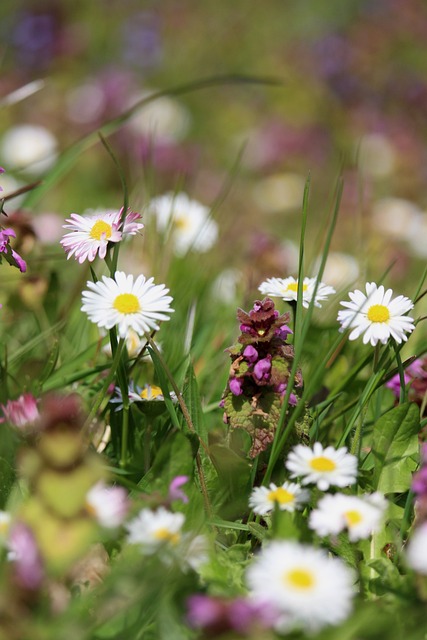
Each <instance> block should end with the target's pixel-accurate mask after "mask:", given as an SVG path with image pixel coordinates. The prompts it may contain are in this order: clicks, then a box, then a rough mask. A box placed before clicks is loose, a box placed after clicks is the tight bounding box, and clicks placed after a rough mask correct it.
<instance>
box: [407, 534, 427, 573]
mask: <svg viewBox="0 0 427 640" xmlns="http://www.w3.org/2000/svg"><path fill="white" fill-rule="evenodd" d="M426 548H427V522H424V523H423V524H422V525H421V526H419V527H417V528H416V529H415V531H414V532H413V533H412V535H411V537H410V538H409V542H408V544H407V545H406V562H407V564H408V566H409V567H411V569H413V570H414V571H416V572H417V573H421V574H422V575H427V554H426Z"/></svg>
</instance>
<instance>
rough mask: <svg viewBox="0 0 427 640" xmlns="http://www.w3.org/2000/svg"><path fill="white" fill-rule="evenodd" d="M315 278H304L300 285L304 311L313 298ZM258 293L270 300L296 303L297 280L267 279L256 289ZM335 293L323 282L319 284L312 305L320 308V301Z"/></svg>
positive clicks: (290, 278)
mask: <svg viewBox="0 0 427 640" xmlns="http://www.w3.org/2000/svg"><path fill="white" fill-rule="evenodd" d="M316 282H317V278H304V280H303V283H302V305H303V307H305V308H306V309H307V308H308V307H309V305H310V302H311V300H312V298H313V296H314V290H315V287H316ZM258 289H259V291H261V293H262V294H263V295H265V296H269V297H271V298H282V300H285V301H286V302H296V301H297V294H298V280H296V279H295V278H293V277H292V276H290V277H289V278H267V280H265V281H264V282H262V283H261V284H260V286H259V287H258ZM333 293H335V289H334V288H333V287H330V286H328V285H326V284H323V282H319V284H318V287H317V291H316V297H315V298H314V305H315V306H316V307H321V306H322V305H321V304H320V301H321V300H326V299H327V297H328V296H330V295H331V294H333Z"/></svg>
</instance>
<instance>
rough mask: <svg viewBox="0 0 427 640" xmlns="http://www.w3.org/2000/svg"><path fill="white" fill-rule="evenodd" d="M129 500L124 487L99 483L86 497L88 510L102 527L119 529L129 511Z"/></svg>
mask: <svg viewBox="0 0 427 640" xmlns="http://www.w3.org/2000/svg"><path fill="white" fill-rule="evenodd" d="M129 506H130V505H129V498H128V495H127V493H126V491H125V489H123V487H108V486H107V485H105V484H104V483H103V482H98V484H96V485H95V486H94V487H92V489H91V490H90V491H89V492H88V493H87V495H86V509H87V511H88V512H89V513H91V514H92V515H94V516H95V518H96V519H97V521H98V522H99V524H100V525H101V526H102V527H105V528H106V529H114V528H115V527H119V526H120V525H121V524H122V522H123V520H124V519H125V517H126V515H127V513H128V511H129Z"/></svg>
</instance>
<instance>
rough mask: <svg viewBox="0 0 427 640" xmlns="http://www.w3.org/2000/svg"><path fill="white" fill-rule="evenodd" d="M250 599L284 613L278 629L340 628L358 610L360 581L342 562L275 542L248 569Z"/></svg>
mask: <svg viewBox="0 0 427 640" xmlns="http://www.w3.org/2000/svg"><path fill="white" fill-rule="evenodd" d="M246 577H247V582H248V585H249V590H250V596H251V597H252V598H254V599H255V600H258V601H264V602H268V603H270V604H271V605H272V606H274V607H275V608H277V610H278V611H279V612H280V613H281V614H282V619H281V620H279V623H278V625H277V626H278V628H279V630H280V631H288V630H291V629H293V628H294V627H297V628H300V627H301V628H303V629H305V630H308V631H316V630H317V629H319V628H321V627H323V626H325V625H337V624H339V623H341V622H343V620H345V619H346V618H347V616H348V615H349V614H350V612H351V609H352V599H353V596H354V593H355V591H354V588H353V582H354V579H355V576H354V575H353V572H352V571H351V569H349V568H348V567H347V566H346V565H345V564H344V563H343V562H342V560H339V559H338V558H333V557H330V556H328V555H327V554H326V553H325V552H324V551H323V550H320V549H315V548H314V547H310V546H307V545H302V544H299V543H297V542H289V541H280V542H272V543H270V544H269V545H268V546H267V547H265V548H264V549H262V551H261V552H260V553H259V554H258V555H257V556H256V558H255V560H254V561H253V563H252V565H250V567H249V569H248V570H247V574H246Z"/></svg>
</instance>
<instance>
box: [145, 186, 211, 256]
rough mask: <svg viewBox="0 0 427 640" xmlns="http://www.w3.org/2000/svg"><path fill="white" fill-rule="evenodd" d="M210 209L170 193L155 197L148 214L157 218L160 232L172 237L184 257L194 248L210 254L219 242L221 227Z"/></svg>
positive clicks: (180, 254) (179, 194) (182, 196)
mask: <svg viewBox="0 0 427 640" xmlns="http://www.w3.org/2000/svg"><path fill="white" fill-rule="evenodd" d="M209 211H210V210H209V208H208V207H205V206H204V205H202V204H200V202H197V201H196V200H190V198H189V197H188V196H187V194H185V193H176V194H175V193H167V194H165V195H163V196H159V197H157V198H153V199H152V200H151V202H150V203H149V205H148V209H147V213H148V214H149V215H153V216H155V217H156V225H157V230H158V231H159V232H160V233H163V234H169V233H170V234H171V238H172V242H173V246H174V250H175V253H176V254H177V255H178V256H184V255H185V254H186V253H187V251H189V250H190V249H193V250H194V251H197V252H198V253H204V252H205V251H208V250H209V249H210V248H211V247H213V245H214V244H215V242H216V241H217V239H218V225H217V223H216V222H215V221H214V220H212V219H211V218H209Z"/></svg>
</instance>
